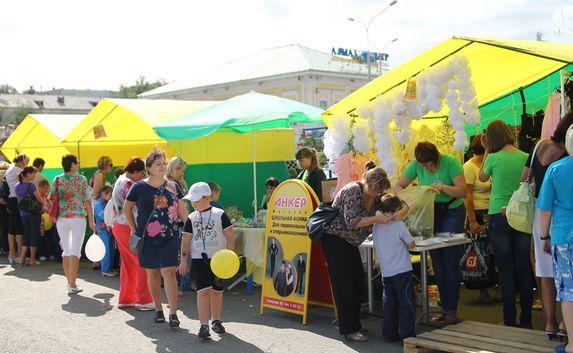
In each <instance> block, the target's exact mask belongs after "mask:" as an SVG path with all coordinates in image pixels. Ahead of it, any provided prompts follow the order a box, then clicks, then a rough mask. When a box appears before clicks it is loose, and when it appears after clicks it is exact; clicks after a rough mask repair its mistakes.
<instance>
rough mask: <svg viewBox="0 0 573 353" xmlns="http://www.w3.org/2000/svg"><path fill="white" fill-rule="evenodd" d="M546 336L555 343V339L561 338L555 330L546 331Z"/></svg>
mask: <svg viewBox="0 0 573 353" xmlns="http://www.w3.org/2000/svg"><path fill="white" fill-rule="evenodd" d="M545 334H546V335H547V338H548V339H549V340H550V341H553V339H554V338H555V339H557V338H559V336H558V335H557V331H556V330H553V331H551V330H545ZM561 340H563V338H561Z"/></svg>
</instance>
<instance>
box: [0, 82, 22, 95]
mask: <svg viewBox="0 0 573 353" xmlns="http://www.w3.org/2000/svg"><path fill="white" fill-rule="evenodd" d="M16 93H18V90H16V88H14V87H12V86H10V85H9V84H7V83H5V84H1V85H0V94H16Z"/></svg>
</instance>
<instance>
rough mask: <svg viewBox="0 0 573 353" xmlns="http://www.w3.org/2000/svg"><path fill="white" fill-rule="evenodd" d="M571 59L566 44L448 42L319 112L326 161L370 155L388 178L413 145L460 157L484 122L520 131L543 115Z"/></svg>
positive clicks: (407, 157) (406, 159)
mask: <svg viewBox="0 0 573 353" xmlns="http://www.w3.org/2000/svg"><path fill="white" fill-rule="evenodd" d="M572 61H573V46H571V45H565V44H557V43H548V42H534V41H523V40H491V39H476V38H464V37H453V38H452V39H449V40H447V41H445V42H443V43H440V44H438V45H437V46H435V47H433V48H431V49H429V50H427V51H426V52H424V53H422V54H420V55H419V56H417V57H415V58H413V59H411V60H410V61H408V62H406V63H404V64H403V65H401V66H399V67H397V68H395V69H393V70H391V71H389V72H388V73H386V74H384V75H383V76H381V77H379V78H377V79H376V80H374V81H372V82H371V83H369V84H367V85H365V86H363V87H362V88H360V89H358V90H357V91H355V92H354V93H352V94H351V95H349V96H348V97H346V98H345V99H343V100H341V101H340V102H338V103H337V104H335V105H333V106H332V107H330V108H329V109H327V110H326V111H325V112H324V113H323V119H324V121H325V122H326V124H327V125H328V126H329V129H330V133H329V134H328V135H327V139H326V141H325V144H326V145H328V148H326V147H325V152H327V155H329V157H330V158H329V159H330V160H331V161H332V160H336V159H337V158H338V157H339V156H340V155H342V154H344V153H346V152H348V151H353V152H358V153H359V154H363V155H367V156H370V157H375V159H379V160H382V163H383V166H384V167H385V168H386V169H387V170H388V171H390V172H391V173H390V174H396V173H398V172H399V171H401V170H403V167H404V166H405V165H407V163H409V162H410V161H411V160H412V155H411V153H412V150H413V147H414V146H415V143H416V142H417V141H420V140H430V141H433V142H435V143H436V144H437V145H438V147H439V148H440V150H442V151H445V152H455V151H456V150H457V151H458V152H461V151H463V150H464V149H465V147H466V146H467V144H468V136H471V135H473V134H475V132H476V131H477V130H478V129H483V128H485V126H487V124H488V123H489V122H491V121H493V120H495V119H501V120H504V121H505V122H507V123H508V124H510V125H520V124H521V121H522V116H524V115H525V116H531V115H532V114H535V113H536V112H538V111H539V110H541V109H545V108H546V107H547V105H548V100H549V98H550V97H551V95H552V94H554V93H555V92H556V89H560V88H562V84H563V82H564V75H566V72H570V71H573V65H571V64H570V63H571V62H572ZM566 103H567V102H566V100H562V104H563V105H565V104H566ZM444 118H447V124H442V123H440V124H435V121H437V120H440V119H442V120H443V119H444ZM431 121H434V124H433V125H434V126H433V127H432V126H430V124H428V122H431ZM412 122H413V123H412ZM423 126H427V127H429V129H425V128H421V127H423ZM374 130H376V134H374V133H371V132H372V131H374ZM351 140H352V146H350V144H349V142H350V141H351ZM459 155H460V156H461V154H459Z"/></svg>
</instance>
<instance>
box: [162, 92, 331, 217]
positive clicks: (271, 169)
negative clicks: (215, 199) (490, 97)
mask: <svg viewBox="0 0 573 353" xmlns="http://www.w3.org/2000/svg"><path fill="white" fill-rule="evenodd" d="M321 113H322V110H321V109H319V108H315V107H312V106H309V105H307V104H303V103H299V102H295V101H291V100H289V99H285V98H279V97H275V96H271V95H266V94H261V93H257V92H250V93H247V94H243V95H239V96H236V97H233V98H230V99H228V100H226V101H223V102H221V103H218V104H215V105H213V106H211V107H209V108H207V109H204V110H201V111H199V112H196V113H194V114H190V115H188V116H185V117H182V118H180V119H177V120H173V121H171V122H168V123H165V124H158V125H156V126H155V131H156V132H157V135H159V136H160V137H161V138H164V139H165V140H167V141H168V142H169V145H170V146H172V147H173V148H175V149H176V150H177V153H178V154H179V155H180V156H181V157H182V158H183V159H184V160H185V161H186V162H187V163H188V164H190V168H188V170H187V175H188V179H189V181H193V182H194V181H205V180H207V181H208V180H213V181H216V182H217V183H219V184H220V185H221V186H223V188H224V189H225V191H224V192H223V194H222V201H223V203H224V204H227V205H236V206H238V208H239V209H240V210H241V211H242V212H243V213H244V214H245V215H248V216H250V215H253V214H254V213H255V212H256V208H257V205H258V203H259V202H258V201H260V200H261V197H262V195H263V192H264V182H265V180H266V179H267V178H268V177H271V176H274V177H277V178H278V179H279V180H285V179H288V178H289V174H288V172H287V168H286V164H285V161H289V160H292V159H294V154H295V147H294V140H295V139H294V134H293V130H292V125H293V124H297V123H317V122H321V119H320V114H321ZM237 191H239V192H237ZM246 195H249V196H246ZM251 195H252V196H251ZM253 201H254V203H253Z"/></svg>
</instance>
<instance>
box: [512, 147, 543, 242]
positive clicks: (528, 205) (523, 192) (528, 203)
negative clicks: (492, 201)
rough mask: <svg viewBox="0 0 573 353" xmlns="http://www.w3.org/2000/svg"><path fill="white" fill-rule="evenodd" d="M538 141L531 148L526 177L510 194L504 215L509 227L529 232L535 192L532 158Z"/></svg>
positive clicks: (531, 224)
mask: <svg viewBox="0 0 573 353" xmlns="http://www.w3.org/2000/svg"><path fill="white" fill-rule="evenodd" d="M540 143H541V141H540V142H538V143H537V145H535V148H534V149H533V154H532V155H531V162H530V164H529V173H528V174H527V178H526V179H525V181H523V182H522V183H521V184H519V188H518V189H517V190H515V192H514V193H513V194H512V195H511V198H510V199H509V203H508V204H507V207H506V209H505V216H506V218H507V223H509V225H510V226H511V228H513V229H515V230H517V231H520V232H523V233H528V234H531V233H532V230H533V216H534V214H535V194H534V191H533V185H531V183H530V181H531V174H532V172H533V169H532V167H533V160H534V159H535V152H536V151H537V147H539V144H540Z"/></svg>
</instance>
